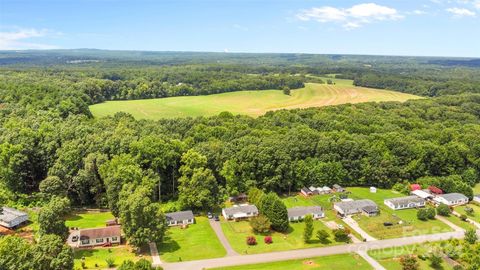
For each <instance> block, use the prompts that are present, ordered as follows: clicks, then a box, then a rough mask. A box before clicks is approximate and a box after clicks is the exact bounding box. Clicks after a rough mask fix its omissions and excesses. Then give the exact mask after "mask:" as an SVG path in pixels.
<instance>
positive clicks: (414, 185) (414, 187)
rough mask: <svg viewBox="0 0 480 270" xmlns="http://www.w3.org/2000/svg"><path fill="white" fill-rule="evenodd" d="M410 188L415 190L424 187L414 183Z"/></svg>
mask: <svg viewBox="0 0 480 270" xmlns="http://www.w3.org/2000/svg"><path fill="white" fill-rule="evenodd" d="M410 189H411V190H412V191H414V190H421V189H422V187H421V186H420V185H419V184H412V185H410Z"/></svg>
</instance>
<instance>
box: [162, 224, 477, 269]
mask: <svg viewBox="0 0 480 270" xmlns="http://www.w3.org/2000/svg"><path fill="white" fill-rule="evenodd" d="M477 234H479V235H480V231H477ZM463 237H464V232H447V233H438V234H430V235H419V236H412V237H405V238H396V239H386V240H376V241H370V242H363V243H356V244H349V245H341V246H331V247H321V248H308V249H298V250H290V251H281V252H271V253H263V254H254V255H234V256H227V257H223V258H216V259H208V260H198V261H190V262H179V263H165V264H162V267H163V268H164V269H165V270H201V269H205V268H215V267H228V266H235V265H245V264H257V263H268V262H274V261H285V260H294V259H307V258H313V257H320V256H328V255H336V254H345V253H353V252H355V253H359V252H367V251H368V250H372V249H381V248H390V247H400V246H406V245H412V244H418V243H424V242H432V241H442V240H448V239H451V238H457V239H461V238H463Z"/></svg>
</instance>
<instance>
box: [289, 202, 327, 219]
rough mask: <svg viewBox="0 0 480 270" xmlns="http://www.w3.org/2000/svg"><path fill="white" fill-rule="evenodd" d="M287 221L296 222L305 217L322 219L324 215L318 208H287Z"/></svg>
mask: <svg viewBox="0 0 480 270" xmlns="http://www.w3.org/2000/svg"><path fill="white" fill-rule="evenodd" d="M287 211H288V220H289V221H298V220H302V219H304V218H305V216H306V215H312V217H313V218H314V219H319V218H324V217H325V213H324V212H323V209H322V207H320V206H305V207H304V206H299V207H292V208H288V209H287Z"/></svg>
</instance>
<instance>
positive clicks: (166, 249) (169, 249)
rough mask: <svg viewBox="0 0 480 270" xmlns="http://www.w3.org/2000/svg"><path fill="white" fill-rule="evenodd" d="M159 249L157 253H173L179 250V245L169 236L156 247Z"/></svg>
mask: <svg viewBox="0 0 480 270" xmlns="http://www.w3.org/2000/svg"><path fill="white" fill-rule="evenodd" d="M157 246H158V247H159V249H158V251H159V252H160V253H173V252H175V251H177V250H179V249H180V245H179V244H178V243H177V241H175V240H173V239H172V238H171V237H169V236H165V238H164V240H163V242H162V243H160V244H158V245H157Z"/></svg>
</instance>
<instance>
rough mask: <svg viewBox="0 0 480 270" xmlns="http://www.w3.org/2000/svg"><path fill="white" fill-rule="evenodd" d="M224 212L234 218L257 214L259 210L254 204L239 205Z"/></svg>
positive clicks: (225, 209)
mask: <svg viewBox="0 0 480 270" xmlns="http://www.w3.org/2000/svg"><path fill="white" fill-rule="evenodd" d="M223 211H224V212H225V214H226V215H227V216H233V215H235V214H240V213H255V212H258V208H257V207H256V206H255V205H253V204H245V205H238V206H234V207H229V208H224V209H223Z"/></svg>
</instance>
